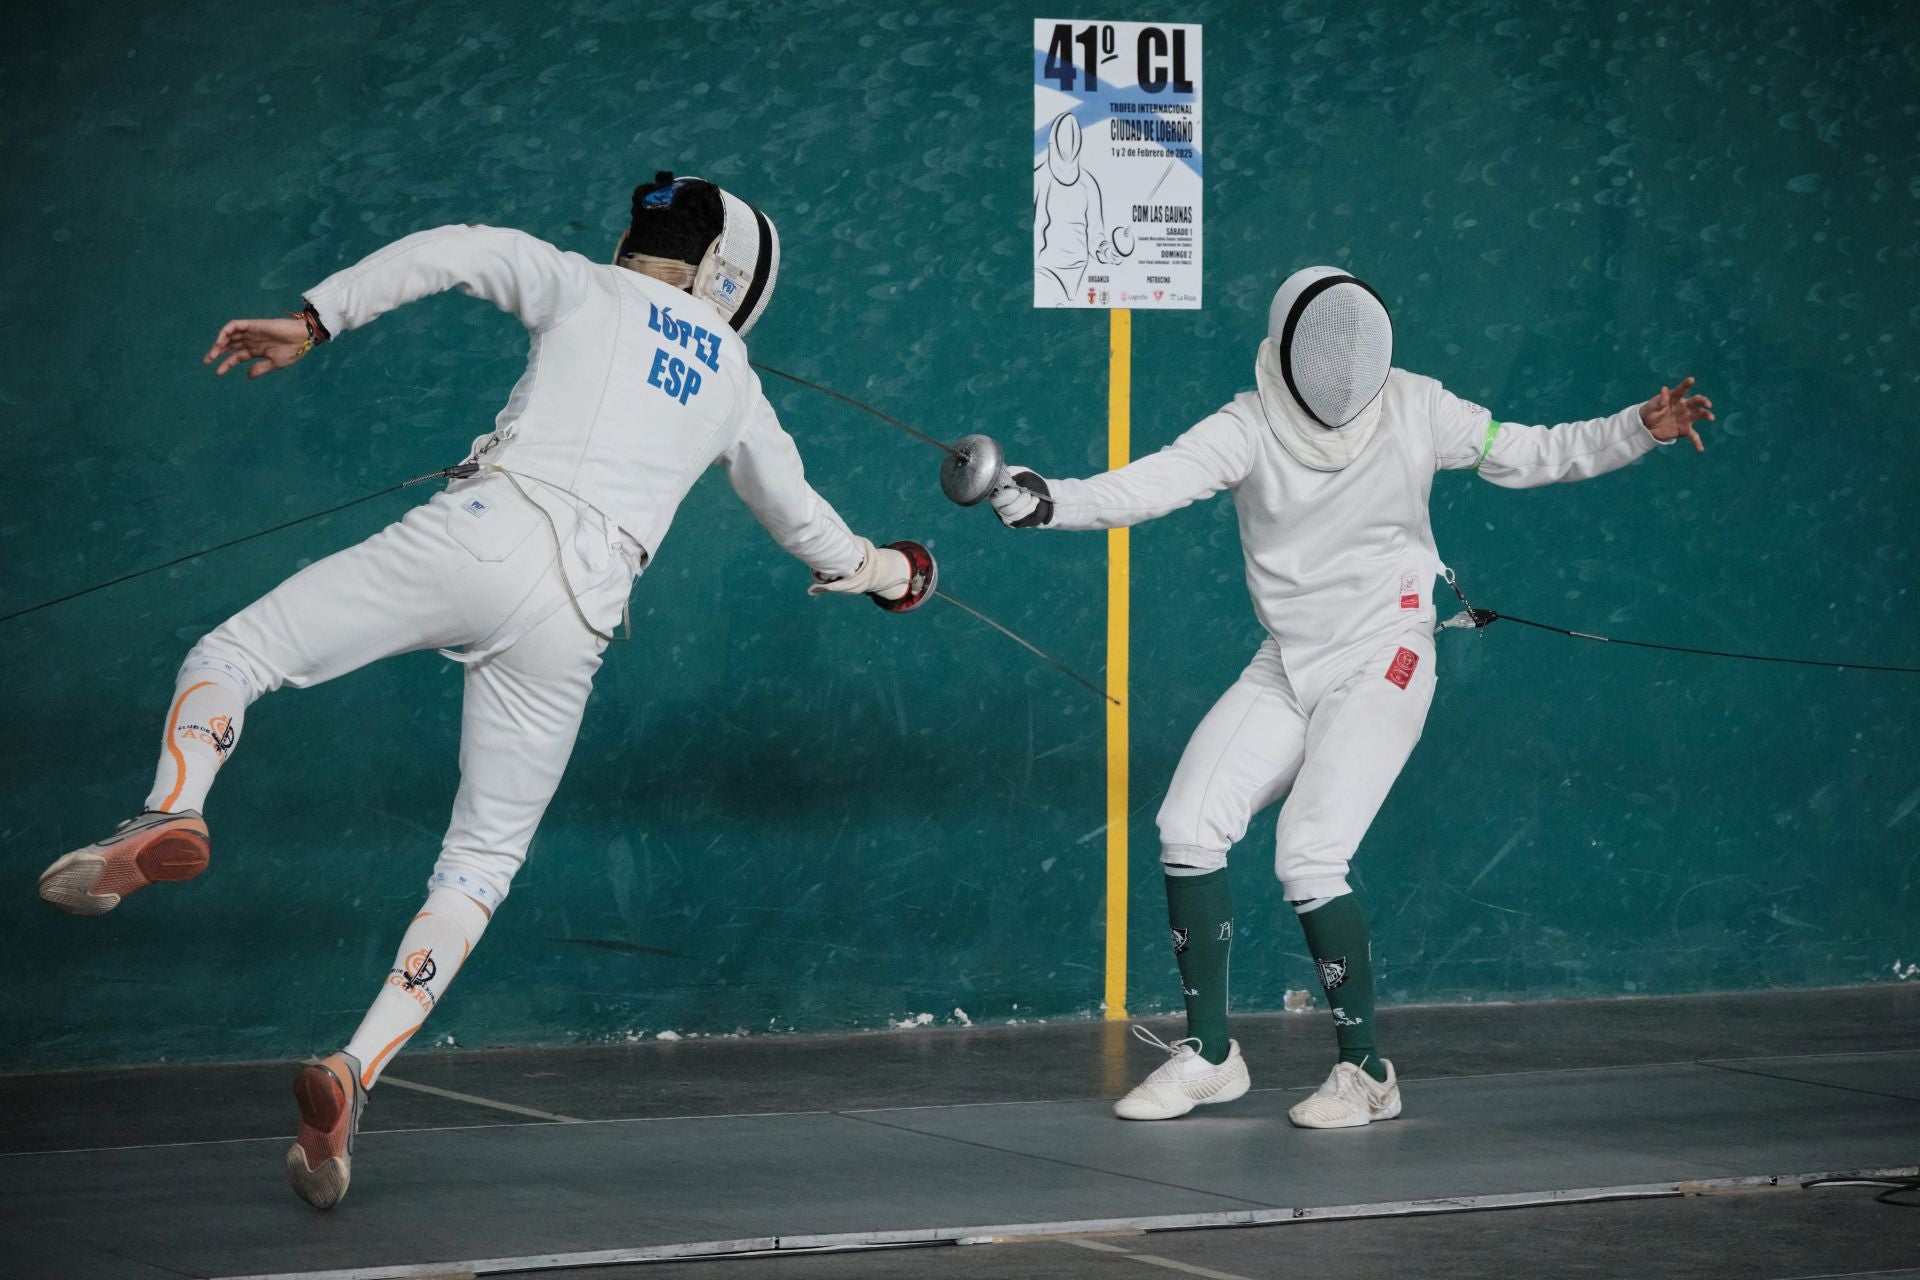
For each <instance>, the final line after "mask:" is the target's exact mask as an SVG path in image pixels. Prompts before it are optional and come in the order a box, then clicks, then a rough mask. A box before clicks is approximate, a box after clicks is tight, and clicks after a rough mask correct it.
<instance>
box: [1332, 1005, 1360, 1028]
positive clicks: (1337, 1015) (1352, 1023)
mask: <svg viewBox="0 0 1920 1280" xmlns="http://www.w3.org/2000/svg"><path fill="white" fill-rule="evenodd" d="M1366 1023H1367V1020H1366V1019H1365V1018H1356V1017H1354V1016H1353V1015H1352V1014H1350V1013H1348V1012H1347V1011H1346V1010H1345V1009H1342V1008H1341V1007H1340V1006H1339V1005H1335V1006H1334V1007H1333V1025H1334V1026H1336V1027H1363V1026H1365V1025H1366Z"/></svg>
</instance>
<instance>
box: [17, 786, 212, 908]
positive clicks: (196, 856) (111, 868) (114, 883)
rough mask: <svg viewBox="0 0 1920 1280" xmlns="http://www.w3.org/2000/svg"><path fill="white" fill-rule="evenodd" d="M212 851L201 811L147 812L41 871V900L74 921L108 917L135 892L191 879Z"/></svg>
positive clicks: (202, 867) (204, 865)
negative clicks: (93, 917)
mask: <svg viewBox="0 0 1920 1280" xmlns="http://www.w3.org/2000/svg"><path fill="white" fill-rule="evenodd" d="M212 851H213V845H212V842H211V841H210V840H209V839H208V838H207V824H206V821H205V819H203V818H201V816H200V813H199V811H198V810H195V809H183V810H181V811H180V812H179V813H156V812H154V811H152V810H148V811H147V812H146V813H143V814H141V815H140V816H139V817H137V818H129V819H127V821H125V822H123V823H121V824H120V825H119V826H118V827H116V828H114V832H113V834H112V835H110V836H108V837H107V838H106V839H104V840H96V841H95V842H94V843H92V844H90V845H88V846H86V847H85V848H83V849H75V850H74V851H73V852H72V853H69V854H67V855H66V856H65V857H64V858H61V859H60V860H59V861H57V862H55V863H54V864H53V865H52V866H50V867H48V868H47V869H46V870H45V871H42V872H41V873H40V896H41V897H42V898H43V899H45V900H46V901H47V902H50V903H52V904H53V905H54V906H56V907H58V908H60V910H62V911H64V912H66V913H67V914H68V915H70V916H99V915H105V914H106V913H107V912H109V911H111V910H113V909H114V908H115V907H117V906H119V905H120V900H121V899H122V898H124V897H126V896H127V895H128V894H130V893H133V892H134V891H135V890H138V889H144V888H146V887H147V886H148V885H150V884H155V883H158V882H160V881H162V880H191V879H193V878H194V877H195V876H197V875H199V874H200V873H201V872H202V871H205V870H206V869H207V862H208V859H209V858H210V856H211V854H212Z"/></svg>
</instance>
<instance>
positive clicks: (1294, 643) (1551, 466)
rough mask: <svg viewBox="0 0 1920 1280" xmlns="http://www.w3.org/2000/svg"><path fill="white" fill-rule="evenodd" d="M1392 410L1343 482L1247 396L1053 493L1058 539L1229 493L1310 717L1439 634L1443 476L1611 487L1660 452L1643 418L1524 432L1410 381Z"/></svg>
mask: <svg viewBox="0 0 1920 1280" xmlns="http://www.w3.org/2000/svg"><path fill="white" fill-rule="evenodd" d="M1381 395H1382V406H1381V415H1380V423H1379V426H1378V428H1377V430H1376V432H1375V435H1374V438H1373V439H1372V440H1371V442H1370V443H1369V444H1368V445H1367V447H1366V448H1365V449H1364V450H1362V452H1361V454H1360V456H1359V457H1358V458H1356V459H1355V460H1354V461H1353V462H1351V463H1350V464H1348V465H1347V466H1346V467H1344V468H1343V469H1341V470H1338V471H1317V470H1314V469H1313V468H1311V467H1307V466H1304V465H1302V464H1301V463H1300V462H1298V461H1296V460H1295V459H1294V457H1293V455H1292V454H1290V453H1289V452H1288V451H1287V449H1286V448H1285V447H1284V446H1283V445H1282V444H1281V442H1280V439H1279V437H1278V435H1277V434H1276V433H1275V431H1274V429H1273V428H1272V427H1271V426H1270V425H1269V423H1268V421H1267V411H1266V409H1265V408H1264V407H1263V406H1262V404H1261V402H1260V396H1259V393H1258V392H1256V391H1246V392H1243V393H1241V394H1240V395H1238V396H1236V397H1234V399H1233V400H1232V401H1231V402H1229V403H1228V404H1227V405H1225V406H1224V407H1222V408H1221V409H1220V410H1219V411H1218V412H1216V413H1214V414H1212V415H1210V416H1208V417H1206V418H1204V419H1202V420H1201V421H1200V422H1199V423H1197V424H1195V425H1194V426H1193V427H1192V428H1190V429H1189V430H1188V431H1187V432H1186V433H1185V434H1183V435H1181V436H1180V438H1179V439H1177V440H1175V441H1174V442H1173V443H1171V444H1169V445H1168V446H1167V447H1166V448H1164V449H1161V450H1160V451H1159V452H1157V453H1153V454H1149V455H1148V456H1146V457H1144V458H1141V459H1139V460H1138V461H1136V462H1132V463H1129V464H1128V465H1126V466H1124V467H1121V468H1119V469H1118V470H1115V471H1109V472H1106V473H1105V474H1103V475H1098V476H1093V477H1090V478H1088V479H1084V480H1049V481H1048V485H1049V488H1050V489H1051V491H1052V496H1053V503H1054V515H1053V521H1052V523H1051V525H1050V526H1049V527H1050V528H1055V529H1108V528H1114V527H1116V526H1120V525H1131V524H1138V523H1139V522H1141V521H1143V520H1151V519H1153V518H1154V517H1156V516H1162V515H1165V514H1166V513H1167V512H1169V511H1174V510H1177V509H1178V508H1180V507H1184V506H1186V505H1187V504H1188V503H1190V502H1194V501H1197V500H1199V499H1201V498H1207V497H1211V496H1212V495H1214V494H1216V493H1218V492H1220V491H1221V490H1222V489H1225V490H1227V491H1229V492H1230V493H1231V494H1232V496H1233V504H1234V508H1235V510H1236V511H1237V512H1238V514H1239V518H1240V545H1241V550H1242V552H1243V553H1244V554H1245V556H1246V568H1247V590H1248V592H1249V594H1251V595H1252V597H1253V609H1254V613H1255V614H1256V615H1258V617H1259V619H1260V624H1261V625H1262V626H1263V627H1265V628H1266V629H1267V632H1268V634H1270V635H1271V636H1273V638H1274V640H1275V641H1276V642H1277V643H1278V644H1279V646H1280V654H1281V658H1282V661H1283V662H1284V663H1285V665H1286V668H1287V673H1288V677H1289V679H1290V680H1291V681H1292V682H1293V684H1294V687H1295V690H1296V692H1297V693H1299V694H1300V695H1301V696H1302V697H1303V699H1304V700H1305V701H1306V705H1308V706H1311V705H1313V703H1314V702H1317V701H1318V699H1319V696H1320V695H1321V694H1322V693H1324V692H1325V691H1326V690H1327V689H1330V688H1331V687H1332V686H1333V685H1334V684H1336V683H1338V681H1340V680H1341V679H1343V678H1345V677H1346V676H1347V675H1348V674H1350V671H1351V669H1352V667H1353V665H1354V664H1355V663H1356V662H1361V661H1365V660H1366V658H1367V657H1368V656H1369V654H1370V653H1371V652H1372V650H1373V649H1374V648H1375V647H1377V646H1378V645H1380V644H1383V643H1385V642H1386V641H1388V640H1390V639H1392V638H1393V637H1394V636H1396V635H1403V634H1405V633H1406V631H1407V630H1408V629H1409V628H1418V629H1420V630H1423V631H1428V632H1430V631H1431V630H1432V628H1433V624H1434V605H1433V598H1432V587H1433V583H1434V579H1435V577H1436V576H1437V575H1438V574H1439V573H1440V571H1441V567H1442V566H1441V560H1440V553H1439V551H1438V549H1437V548H1436V547H1435V546H1434V540H1433V526H1432V523H1431V521H1430V519H1429V517H1428V511H1427V503H1428V499H1429V495H1430V494H1431V491H1432V488H1433V476H1434V473H1435V472H1437V471H1443V470H1465V469H1472V470H1474V471H1477V472H1479V474H1480V475H1481V477H1482V478H1484V479H1486V480H1490V481H1492V482H1493V483H1494V484H1497V485H1502V486H1504V487H1506V488H1510V489H1525V488H1531V487H1533V486H1535V485H1543V484H1552V483H1555V482H1556V481H1562V480H1584V479H1586V478H1588V477H1590V476H1597V475H1601V474H1603V473H1605V472H1608V471H1613V470H1615V469H1617V468H1619V467H1623V466H1625V465H1626V464H1628V463H1629V462H1632V461H1633V460H1634V459H1635V458H1638V457H1639V456H1640V455H1641V454H1644V453H1646V452H1648V451H1649V450H1650V449H1652V448H1653V447H1654V446H1655V444H1656V441H1655V440H1654V438H1653V436H1652V434H1651V433H1649V432H1648V431H1647V429H1646V427H1645V426H1644V425H1643V424H1642V423H1641V421H1640V416H1639V412H1638V407H1637V406H1634V407H1629V408H1626V409H1622V410H1621V411H1620V412H1619V413H1616V414H1614V415H1612V416H1611V417H1607V418H1595V419H1592V420H1589V421H1586V422H1569V423H1564V424H1562V425H1560V426H1556V427H1531V426H1519V425H1516V424H1514V423H1502V422H1498V421H1495V420H1494V419H1493V416H1492V415H1491V414H1490V413H1488V412H1487V410H1485V409H1483V408H1481V407H1480V406H1479V405H1476V404H1470V403H1468V402H1467V401H1465V400H1461V399H1459V398H1458V397H1456V396H1454V395H1452V394H1450V393H1449V392H1448V391H1447V390H1446V389H1445V388H1444V387H1442V386H1441V385H1440V384H1439V383H1438V382H1436V381H1434V380H1433V379H1432V378H1426V377H1422V376H1421V375H1419V374H1415V373H1408V372H1406V371H1405V370H1402V369H1395V370H1393V371H1392V373H1391V374H1390V375H1389V376H1388V378H1387V385H1386V389H1385V390H1384V391H1383V392H1382V393H1381Z"/></svg>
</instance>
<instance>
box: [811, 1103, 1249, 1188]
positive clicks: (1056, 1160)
mask: <svg viewBox="0 0 1920 1280" xmlns="http://www.w3.org/2000/svg"><path fill="white" fill-rule="evenodd" d="M845 1118H846V1119H849V1120H855V1121H858V1122H859V1123H861V1124H870V1125H873V1126H874V1127H875V1128H878V1129H891V1130H892V1131H893V1132H895V1133H910V1134H912V1135H913V1136H914V1137H916V1138H931V1139H933V1140H934V1141H935V1142H957V1143H959V1144H960V1145H961V1146H963V1147H973V1148H974V1149H976V1150H979V1151H991V1152H993V1154H995V1155H997V1156H1008V1157H1011V1158H1013V1159H1015V1160H1039V1161H1041V1162H1042V1163H1045V1164H1054V1165H1059V1166H1060V1167H1061V1168H1063V1169H1072V1170H1074V1171H1076V1172H1078V1173H1091V1174H1096V1175H1098V1176H1100V1177H1103V1178H1120V1179H1124V1180H1125V1181H1127V1182H1138V1183H1142V1184H1144V1185H1146V1186H1149V1187H1165V1188H1166V1189H1167V1190H1169V1191H1185V1192H1188V1193H1189V1194H1192V1195H1196V1196H1206V1197H1207V1198H1208V1199H1209V1200H1230V1201H1233V1202H1235V1203H1237V1204H1246V1205H1253V1206H1254V1207H1255V1208H1259V1209H1275V1208H1278V1207H1279V1206H1277V1205H1275V1204H1272V1203H1271V1202H1269V1201H1266V1200H1254V1199H1250V1198H1248V1197H1247V1196H1236V1195H1232V1194H1229V1193H1228V1192H1225V1191H1208V1190H1207V1189H1206V1188H1205V1187H1189V1186H1186V1185H1184V1184H1183V1183H1178V1182H1165V1181H1162V1180H1161V1179H1159V1178H1149V1177H1145V1176H1143V1175H1141V1174H1137V1173H1121V1172H1120V1171H1119V1170H1117V1169H1103V1168H1101V1167H1100V1166H1099V1165H1097V1164H1081V1163H1080V1162H1079V1161H1077V1160H1067V1159H1064V1158H1062V1157H1060V1156H1043V1155H1040V1154H1039V1153H1038V1152H1033V1151H1016V1150H1014V1149H1013V1148H1012V1147H1000V1146H995V1145H994V1144H993V1143H991V1142H980V1141H977V1140H975V1139H973V1138H957V1137H955V1136H954V1135H952V1134H950V1133H929V1132H927V1131H926V1130H925V1129H914V1128H909V1127H908V1126H907V1125H904V1124H888V1123H887V1122H886V1121H885V1120H873V1119H869V1118H868V1117H866V1116H847V1117H845ZM1228 1212H1239V1211H1238V1210H1229V1211H1228Z"/></svg>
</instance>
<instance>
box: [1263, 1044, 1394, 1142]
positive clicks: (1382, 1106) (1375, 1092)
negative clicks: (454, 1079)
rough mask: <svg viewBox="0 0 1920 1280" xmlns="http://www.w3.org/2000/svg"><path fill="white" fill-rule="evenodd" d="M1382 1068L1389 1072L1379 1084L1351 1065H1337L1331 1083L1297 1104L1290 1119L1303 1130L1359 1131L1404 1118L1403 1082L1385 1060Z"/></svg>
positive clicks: (1291, 1112) (1329, 1077)
mask: <svg viewBox="0 0 1920 1280" xmlns="http://www.w3.org/2000/svg"><path fill="white" fill-rule="evenodd" d="M1380 1065H1381V1066H1383V1067H1385V1068H1386V1069H1387V1078H1386V1079H1385V1080H1375V1079H1374V1078H1373V1077H1372V1076H1370V1075H1368V1074H1367V1073H1366V1072H1365V1071H1362V1070H1361V1069H1360V1068H1359V1067H1356V1066H1355V1065H1353V1063H1351V1062H1339V1063H1335V1064H1334V1068H1333V1074H1332V1075H1330V1076H1328V1077H1327V1082H1326V1083H1325V1084H1323V1085H1321V1086H1320V1087H1319V1088H1318V1089H1316V1090H1314V1092H1313V1096H1312V1097H1310V1098H1308V1099H1307V1100H1306V1101H1304V1102H1299V1103H1296V1104H1294V1107H1293V1109H1292V1110H1291V1111H1289V1112H1287V1119H1289V1120H1291V1121H1293V1122H1294V1123H1295V1124H1297V1125H1299V1126H1300V1127H1301V1128H1302V1129H1358V1128H1359V1127H1360V1126H1361V1125H1363V1124H1372V1123H1373V1122H1374V1121H1375V1120H1391V1119H1393V1118H1394V1117H1395V1116H1397V1115H1399V1114H1400V1081H1399V1079H1398V1077H1396V1076H1395V1075H1394V1073H1393V1064H1392V1063H1391V1062H1388V1061H1387V1060H1386V1059H1385V1058H1382V1059H1380Z"/></svg>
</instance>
